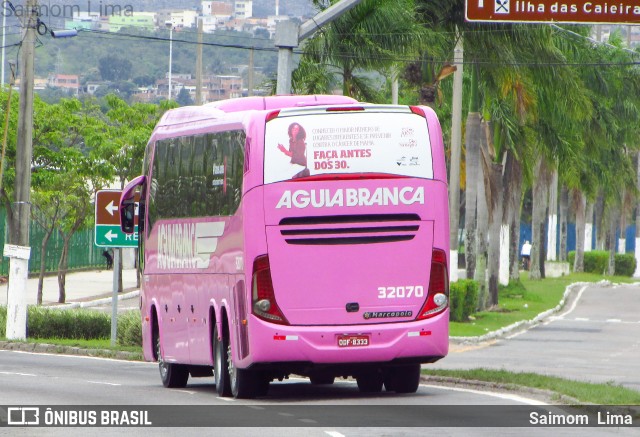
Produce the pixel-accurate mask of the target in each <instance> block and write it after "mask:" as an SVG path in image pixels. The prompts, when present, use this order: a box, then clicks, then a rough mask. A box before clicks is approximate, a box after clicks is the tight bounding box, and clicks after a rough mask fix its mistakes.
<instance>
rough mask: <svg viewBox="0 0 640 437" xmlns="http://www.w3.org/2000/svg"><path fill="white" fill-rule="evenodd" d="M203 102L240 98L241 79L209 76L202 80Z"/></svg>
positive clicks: (238, 77) (226, 76)
mask: <svg viewBox="0 0 640 437" xmlns="http://www.w3.org/2000/svg"><path fill="white" fill-rule="evenodd" d="M203 87H204V88H205V90H204V99H205V102H215V101H218V100H225V99H234V98H238V97H242V77H240V76H231V75H225V76H209V77H207V78H205V79H204V80H203Z"/></svg>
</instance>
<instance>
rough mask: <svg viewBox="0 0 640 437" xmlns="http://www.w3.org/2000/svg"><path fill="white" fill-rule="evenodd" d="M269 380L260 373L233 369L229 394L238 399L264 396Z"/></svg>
mask: <svg viewBox="0 0 640 437" xmlns="http://www.w3.org/2000/svg"><path fill="white" fill-rule="evenodd" d="M269 382H270V381H269V380H268V379H267V378H266V376H265V375H263V374H262V373H261V372H258V371H255V370H249V369H234V371H233V373H232V375H231V393H232V394H233V397H235V398H238V399H252V398H255V397H256V396H265V395H266V394H267V392H268V391H269Z"/></svg>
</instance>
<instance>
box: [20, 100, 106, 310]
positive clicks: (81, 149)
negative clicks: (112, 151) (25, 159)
mask: <svg viewBox="0 0 640 437" xmlns="http://www.w3.org/2000/svg"><path fill="white" fill-rule="evenodd" d="M36 115H37V116H36V118H35V120H34V130H35V135H34V154H33V163H34V164H33V177H32V189H33V191H34V195H33V200H32V202H33V204H34V207H35V208H34V209H35V211H34V213H33V215H34V218H35V219H36V222H37V223H39V224H40V225H41V226H42V227H43V229H44V230H45V239H44V240H43V242H42V254H43V256H42V262H41V266H40V269H41V270H40V278H42V277H43V275H44V268H45V264H44V259H45V257H46V246H47V243H48V241H49V237H50V235H51V234H52V233H53V232H54V229H55V230H56V231H57V232H58V233H59V234H60V235H61V236H62V240H63V248H62V254H61V256H60V259H59V261H58V302H60V303H64V302H65V300H66V289H65V284H66V273H67V255H68V252H69V241H70V239H71V237H72V236H73V235H74V234H75V233H76V232H77V231H78V230H80V229H81V228H82V227H84V226H88V225H89V223H90V222H91V220H92V218H93V215H92V212H93V206H92V203H91V197H92V193H93V190H94V189H99V188H101V187H102V186H104V184H105V183H106V182H107V181H108V180H110V179H111V178H112V176H113V173H112V171H111V169H110V168H109V167H108V166H107V165H106V164H105V162H104V160H94V159H92V158H91V153H90V152H91V150H92V149H93V148H94V147H97V146H98V145H99V144H100V143H102V142H103V141H104V140H105V132H106V129H105V127H106V126H105V124H104V122H103V121H102V115H101V112H100V109H99V107H98V106H97V105H95V104H93V103H92V102H90V101H87V102H85V103H82V102H80V101H79V100H77V99H67V100H65V99H63V100H61V101H60V103H58V104H55V105H48V104H46V103H44V102H42V101H40V100H39V99H38V100H37V101H36ZM38 299H39V303H41V301H42V281H41V280H40V281H39V289H38Z"/></svg>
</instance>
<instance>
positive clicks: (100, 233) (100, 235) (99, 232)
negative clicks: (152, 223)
mask: <svg viewBox="0 0 640 437" xmlns="http://www.w3.org/2000/svg"><path fill="white" fill-rule="evenodd" d="M121 194H122V191H120V190H101V191H98V192H97V193H96V226H95V232H94V235H95V245H96V246H99V247H138V226H137V224H138V208H137V207H136V211H135V224H136V227H135V232H134V233H133V234H125V233H124V232H122V231H121V230H120V213H119V203H120V195H121ZM139 200H140V198H139V196H138V195H136V198H135V201H136V202H139Z"/></svg>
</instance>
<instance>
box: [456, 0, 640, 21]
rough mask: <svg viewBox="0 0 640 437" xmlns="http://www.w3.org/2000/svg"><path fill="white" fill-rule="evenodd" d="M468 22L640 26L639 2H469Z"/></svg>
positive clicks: (512, 0) (467, 2) (503, 0)
mask: <svg viewBox="0 0 640 437" xmlns="http://www.w3.org/2000/svg"><path fill="white" fill-rule="evenodd" d="M466 17H467V21H489V22H531V23H609V24H640V2H638V0H589V1H584V0H560V1H558V0H466Z"/></svg>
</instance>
